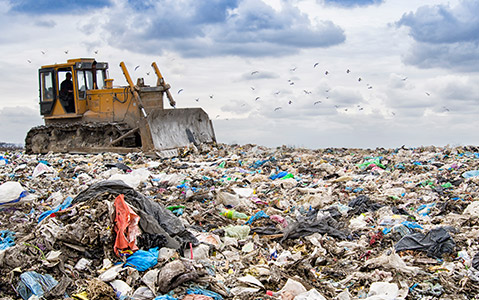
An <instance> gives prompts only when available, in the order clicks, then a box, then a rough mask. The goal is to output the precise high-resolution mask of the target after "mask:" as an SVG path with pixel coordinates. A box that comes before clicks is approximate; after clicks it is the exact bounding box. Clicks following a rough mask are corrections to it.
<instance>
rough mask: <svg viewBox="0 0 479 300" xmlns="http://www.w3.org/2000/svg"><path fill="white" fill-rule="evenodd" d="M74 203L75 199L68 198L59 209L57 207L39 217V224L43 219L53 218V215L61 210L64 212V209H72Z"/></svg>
mask: <svg viewBox="0 0 479 300" xmlns="http://www.w3.org/2000/svg"><path fill="white" fill-rule="evenodd" d="M72 201H73V198H72V197H70V196H68V197H67V198H66V199H65V201H63V203H62V204H60V205H58V206H57V207H55V208H54V209H52V210H47V211H45V212H43V213H42V214H41V215H40V216H39V217H38V222H41V221H42V220H43V219H45V218H46V217H48V216H51V215H52V214H54V213H56V212H58V211H60V210H64V209H67V208H68V207H70V205H71V204H72Z"/></svg>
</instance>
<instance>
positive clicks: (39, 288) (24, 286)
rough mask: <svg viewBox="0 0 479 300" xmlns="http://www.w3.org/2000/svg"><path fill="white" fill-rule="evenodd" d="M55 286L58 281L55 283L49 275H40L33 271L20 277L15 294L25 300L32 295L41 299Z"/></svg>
mask: <svg viewBox="0 0 479 300" xmlns="http://www.w3.org/2000/svg"><path fill="white" fill-rule="evenodd" d="M57 284H58V281H56V280H55V279H54V278H53V277H52V276H51V275H48V274H46V275H41V274H39V273H37V272H35V271H30V272H25V273H22V274H21V275H20V282H19V283H18V286H17V292H18V293H19V294H20V296H21V297H22V298H23V299H25V300H27V299H29V298H30V297H31V296H33V295H35V296H37V297H39V298H41V297H42V296H43V295H44V294H45V293H47V292H48V291H50V290H51V289H53V288H54V287H55V286H56V285H57Z"/></svg>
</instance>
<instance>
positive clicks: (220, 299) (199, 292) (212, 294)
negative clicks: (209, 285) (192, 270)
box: [186, 288, 223, 300]
mask: <svg viewBox="0 0 479 300" xmlns="http://www.w3.org/2000/svg"><path fill="white" fill-rule="evenodd" d="M186 293H187V294H188V295H190V294H195V295H205V296H208V297H211V298H213V299H214V300H223V297H221V295H220V294H218V293H215V292H212V291H208V290H205V289H201V288H189V289H188V290H186Z"/></svg>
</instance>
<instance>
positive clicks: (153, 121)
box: [147, 108, 216, 150]
mask: <svg viewBox="0 0 479 300" xmlns="http://www.w3.org/2000/svg"><path fill="white" fill-rule="evenodd" d="M147 120H148V125H149V127H150V132H151V138H152V141H153V145H154V147H155V149H157V150H166V149H174V148H179V147H184V146H187V145H189V144H191V143H193V144H195V145H199V144H202V143H211V142H216V137H215V133H214V130H213V125H212V123H211V120H210V119H209V117H208V115H207V114H206V112H205V111H204V110H203V109H201V108H175V109H165V110H160V109H157V110H153V111H151V112H150V113H149V115H148V119H147Z"/></svg>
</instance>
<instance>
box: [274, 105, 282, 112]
mask: <svg viewBox="0 0 479 300" xmlns="http://www.w3.org/2000/svg"><path fill="white" fill-rule="evenodd" d="M281 108H282V107H281V106H278V107H276V108H275V109H274V111H277V110H280V109H281Z"/></svg>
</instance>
